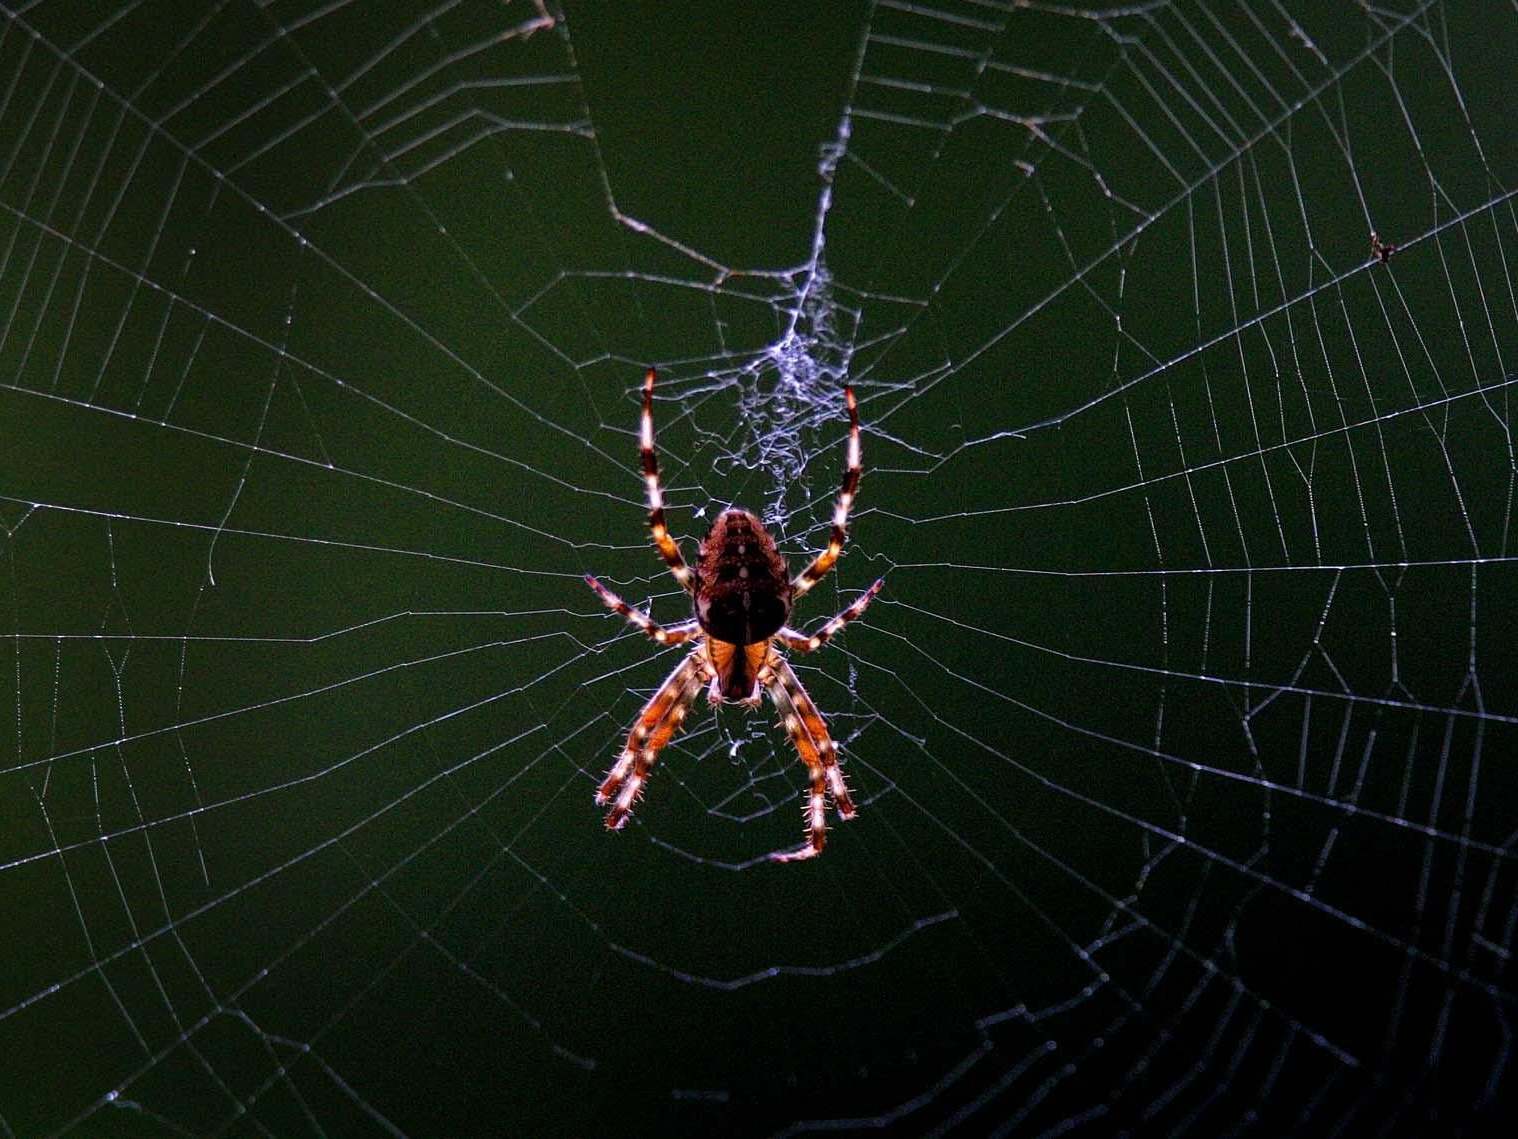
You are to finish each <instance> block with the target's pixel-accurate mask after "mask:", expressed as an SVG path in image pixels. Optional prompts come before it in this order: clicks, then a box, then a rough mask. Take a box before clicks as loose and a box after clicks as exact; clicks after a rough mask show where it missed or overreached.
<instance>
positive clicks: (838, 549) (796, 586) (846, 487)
mask: <svg viewBox="0 0 1518 1139" xmlns="http://www.w3.org/2000/svg"><path fill="white" fill-rule="evenodd" d="M644 391H645V392H647V391H648V388H647V387H645V388H644ZM645 398H647V397H646V396H645ZM843 398H844V401H845V402H846V403H847V404H848V407H849V462H848V468H847V469H846V470H845V471H844V472H843V489H842V490H840V491H839V492H838V504H837V505H836V506H834V507H833V532H832V533H831V534H830V535H829V536H828V544H827V549H825V550H823V551H822V553H820V554H818V555H817V560H816V561H814V562H813V563H812V564H811V565H809V566H807V567H806V569H804V570H802V571H801V572H800V573H798V574H797V575H796V580H795V581H793V582H792V583H791V586H792V595H791V596H792V599H793V600H794V599H795V598H797V597H800V596H801V595H802V594H803V593H805V592H806V591H807V590H809V589H811V588H812V586H814V585H816V584H817V583H818V582H819V581H821V580H822V578H823V576H824V575H825V574H826V573H827V572H828V570H830V569H832V568H833V563H834V562H836V561H837V560H838V555H839V554H840V553H842V552H843V540H844V538H845V537H846V536H847V535H848V524H849V507H851V506H852V505H854V495H855V493H856V492H857V491H858V490H859V472H860V470H861V469H862V467H861V460H860V456H859V405H858V403H857V402H856V401H855V399H854V389H853V388H851V387H845V388H844V389H843Z"/></svg>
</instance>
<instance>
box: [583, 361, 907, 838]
mask: <svg viewBox="0 0 1518 1139" xmlns="http://www.w3.org/2000/svg"><path fill="white" fill-rule="evenodd" d="M656 379H657V373H656V371H655V369H653V368H650V369H648V371H647V373H646V374H645V375H644V377H643V415H642V419H641V422H640V432H639V439H638V442H639V450H640V451H641V453H642V456H643V481H644V482H645V483H646V484H647V486H648V528H649V530H650V531H651V532H652V534H653V539H654V545H655V546H657V547H658V548H659V553H660V554H661V555H662V556H663V558H664V563H665V564H666V565H667V566H669V571H670V573H672V574H674V576H675V580H676V581H678V582H679V583H680V586H681V588H682V589H684V590H685V591H686V592H687V593H688V594H690V595H691V597H692V599H693V600H694V602H695V611H696V612H695V616H694V617H691V618H689V619H688V620H685V621H681V622H679V623H678V624H674V625H660V624H658V623H657V622H655V621H654V619H653V618H652V617H650V616H649V615H648V614H647V613H643V612H640V611H639V610H637V609H634V608H633V607H632V606H631V605H629V604H627V602H625V601H623V600H622V599H621V598H620V597H618V596H617V595H616V594H615V593H613V592H612V591H611V590H609V589H607V588H606V587H605V586H604V585H602V584H601V583H600V582H599V581H597V580H596V579H595V578H594V577H593V576H592V575H590V574H586V575H585V582H586V584H587V585H589V586H590V588H591V589H593V590H595V592H596V595H597V596H598V597H600V599H601V600H602V601H603V602H604V603H605V604H606V607H607V608H608V609H612V610H615V611H616V612H617V613H620V614H621V615H622V616H623V617H625V618H627V620H628V621H629V622H630V623H631V624H632V625H633V626H635V627H636V628H637V629H639V630H641V631H642V632H643V633H644V634H645V635H646V636H648V637H650V638H651V639H652V640H654V641H656V642H657V643H659V644H661V645H677V644H683V643H686V642H690V643H691V644H692V645H693V647H692V649H691V651H690V652H689V653H688V654H687V655H686V656H685V659H683V660H682V661H681V662H680V663H679V664H678V665H676V666H675V670H674V671H673V672H671V673H670V674H669V676H668V677H667V678H666V679H665V681H664V683H663V684H661V685H660V686H659V689H658V691H656V692H655V693H654V694H653V696H651V697H649V700H648V703H646V704H644V705H643V710H642V711H641V712H639V713H638V719H637V721H636V722H635V723H634V724H633V727H632V730H631V731H630V732H629V733H628V736H627V743H626V745H625V746H624V747H623V749H622V751H621V753H620V754H619V755H618V756H617V760H616V762H615V763H614V764H612V767H611V770H610V771H609V772H608V773H607V775H606V778H605V779H604V780H603V781H602V782H601V785H600V787H599V788H597V790H596V803H597V804H598V805H599V806H602V807H608V810H607V812H606V827H607V829H608V830H621V829H622V827H623V825H624V824H625V823H626V822H627V817H628V815H629V814H630V813H631V812H632V808H633V804H634V803H636V802H637V801H638V799H639V797H640V796H641V795H642V793H643V784H644V782H645V781H646V780H647V779H648V774H649V771H650V770H652V768H653V765H654V761H655V760H656V759H657V758H658V755H659V752H660V751H661V750H662V749H663V748H664V746H665V745H666V744H667V743H669V741H670V739H671V738H672V737H673V736H674V734H675V732H676V731H678V730H679V727H680V724H681V722H682V721H683V720H684V719H685V715H686V712H687V711H688V710H689V709H690V705H691V702H692V701H693V700H695V698H696V694H697V693H698V692H700V691H701V688H702V687H703V686H705V687H706V690H707V698H708V700H709V701H710V702H711V703H712V704H721V703H722V702H723V701H724V700H729V701H734V702H736V703H738V704H740V705H742V706H744V707H746V708H757V707H758V706H759V701H760V699H761V694H762V693H764V692H768V693H769V696H770V699H771V700H773V701H774V702H775V707H776V709H777V710H778V711H779V712H780V719H781V723H782V724H784V726H785V730H786V731H787V732H788V733H789V734H790V737H791V743H792V744H794V745H795V748H796V752H797V754H798V755H799V756H800V758H801V761H802V762H803V763H805V764H806V766H807V771H808V773H809V774H810V776H811V789H810V791H809V792H808V793H807V796H806V805H805V807H804V808H803V810H802V813H803V815H804V817H805V819H806V824H807V840H806V842H805V843H804V844H803V845H802V846H800V847H798V848H797V849H795V850H789V851H778V852H776V853H774V854H772V855H770V857H771V858H772V859H774V860H775V861H777V862H790V861H794V860H797V859H803V858H813V857H815V856H816V855H818V854H821V853H822V848H823V845H824V844H825V843H826V841H827V826H826V823H825V821H824V807H825V804H826V801H827V796H828V794H829V793H831V794H832V796H833V806H834V808H835V809H836V810H837V812H838V817H839V818H840V819H852V818H853V817H854V800H853V799H852V798H850V797H849V788H848V785H847V784H846V783H845V782H844V778H843V771H842V770H841V769H840V768H839V766H838V748H837V746H836V745H835V744H834V743H833V739H832V737H831V736H830V735H828V727H827V723H826V722H825V721H824V720H823V718H822V713H820V712H819V711H817V705H815V704H813V703H812V698H811V697H810V696H808V695H807V693H806V689H805V688H803V687H802V686H801V681H800V680H799V679H798V678H797V676H796V674H795V672H794V671H792V669H791V666H790V665H789V664H788V663H787V662H786V659H785V657H784V656H782V655H781V654H780V652H779V650H778V648H777V642H778V643H779V644H781V645H784V646H785V647H786V648H788V649H793V650H795V651H796V652H802V653H809V652H813V651H815V650H816V649H820V648H821V647H822V646H823V645H825V644H827V643H828V641H830V640H832V639H833V637H834V636H836V635H837V633H838V631H839V630H840V629H842V628H843V627H844V626H845V625H847V624H848V623H849V622H850V621H852V620H854V619H855V618H856V617H858V616H859V615H860V614H862V613H863V612H864V610H865V607H866V606H867V605H869V603H870V601H871V599H872V598H873V597H874V596H875V595H876V594H877V593H879V592H880V587H881V586H882V585H884V584H885V581H884V579H883V578H882V579H880V580H877V581H876V582H875V584H874V585H872V586H870V588H869V589H867V590H865V591H864V592H863V593H862V594H860V595H859V596H858V597H857V598H855V599H854V602H853V604H851V605H850V606H849V607H848V608H847V609H845V610H843V612H841V613H839V614H838V615H837V616H836V617H833V618H832V619H830V620H829V621H828V622H827V623H826V624H825V625H823V626H822V628H821V629H819V630H818V631H817V632H815V633H810V634H808V633H802V632H799V631H798V630H796V629H793V628H791V627H790V626H789V625H787V624H786V621H787V619H788V618H789V617H790V615H791V606H792V605H793V604H794V602H795V601H796V599H797V598H798V597H800V596H801V595H802V594H804V593H806V592H807V591H808V590H810V589H811V588H812V587H813V586H814V585H816V584H817V583H818V582H819V581H821V580H822V578H823V576H824V575H825V574H826V573H827V572H828V570H830V569H832V568H833V563H834V562H836V561H837V560H838V555H839V554H840V553H841V552H842V550H843V542H844V537H845V536H846V534H847V526H848V518H849V507H850V506H851V505H852V504H853V502H854V494H855V492H856V491H857V490H858V489H859V474H860V469H861V468H860V461H859V408H858V405H857V404H856V403H855V401H854V389H853V388H850V387H845V388H844V389H843V395H844V400H845V402H846V403H847V404H848V409H849V452H848V468H847V470H845V472H844V476H843V489H842V490H840V491H839V492H838V503H837V505H836V506H835V507H834V509H833V531H832V534H831V535H830V536H829V538H828V544H827V548H826V549H825V550H823V551H822V553H820V554H818V555H817V557H816V559H815V560H814V561H813V562H812V564H811V565H809V566H807V568H806V569H804V570H802V571H801V572H800V573H799V574H797V575H796V576H795V577H794V578H792V577H791V576H790V574H789V570H788V569H787V568H786V564H785V558H783V557H782V556H781V554H780V551H779V550H778V549H777V548H776V546H775V539H774V538H772V537H771V536H770V534H769V531H767V530H766V529H765V528H764V524H763V523H761V522H760V521H759V519H758V517H756V516H755V515H754V514H753V513H752V512H750V511H748V510H744V509H742V508H740V507H733V508H731V509H728V510H724V511H723V512H722V513H721V514H719V515H718V516H717V519H716V521H715V522H713V523H712V527H711V529H710V530H709V531H708V532H707V535H706V537H705V538H703V539H702V540H701V546H700V550H699V556H698V559H697V561H696V565H695V568H694V569H692V568H691V567H690V566H688V565H686V564H685V559H684V558H683V557H681V555H680V547H679V546H678V545H677V544H676V542H675V540H674V538H672V537H671V536H670V533H669V528H668V526H666V525H665V522H664V495H663V492H662V491H661V490H660V489H659V461H658V458H657V457H656V456H655V455H654V382H655V380H656ZM608 805H609V806H608Z"/></svg>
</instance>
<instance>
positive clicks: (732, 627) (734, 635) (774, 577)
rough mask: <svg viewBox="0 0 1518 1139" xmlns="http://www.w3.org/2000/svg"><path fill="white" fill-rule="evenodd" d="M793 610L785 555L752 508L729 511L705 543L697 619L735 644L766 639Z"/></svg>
mask: <svg viewBox="0 0 1518 1139" xmlns="http://www.w3.org/2000/svg"><path fill="white" fill-rule="evenodd" d="M790 613H791V580H790V572H789V571H788V570H787V569H786V565H785V559H784V558H783V557H781V556H780V551H779V550H778V549H776V548H775V539H773V538H771V537H770V535H769V531H767V530H766V529H765V528H764V524H763V523H762V522H760V521H759V519H758V518H757V517H756V516H755V515H753V514H752V513H750V512H749V511H747V510H742V509H739V508H734V509H731V510H724V511H723V512H722V513H721V514H719V515H718V516H717V520H716V521H715V522H713V523H712V528H711V530H710V531H709V532H708V533H707V535H706V537H705V538H704V539H702V542H701V560H700V562H699V563H698V565H697V568H696V620H698V621H699V622H700V623H701V628H702V629H703V630H704V631H705V633H706V635H707V636H709V637H711V638H712V639H714V640H718V641H726V642H727V643H728V644H732V645H752V644H757V643H758V642H760V641H767V640H769V639H770V638H771V637H773V636H774V635H775V634H776V633H778V632H779V631H780V626H782V625H784V624H785V621H786V618H787V617H789V616H790Z"/></svg>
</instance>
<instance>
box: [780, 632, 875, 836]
mask: <svg viewBox="0 0 1518 1139" xmlns="http://www.w3.org/2000/svg"><path fill="white" fill-rule="evenodd" d="M765 684H766V687H767V688H768V689H769V693H770V698H771V699H772V700H774V701H775V707H776V708H778V709H779V710H780V719H781V721H782V722H783V723H784V724H785V730H786V732H787V733H789V735H790V737H791V742H792V743H793V744H794V745H795V747H796V754H797V755H799V756H800V757H801V762H802V763H804V764H806V766H807V771H808V772H809V773H810V775H811V780H812V785H811V790H810V791H809V792H808V793H807V799H806V808H805V810H804V811H803V814H804V815H805V817H806V822H807V841H806V843H805V845H803V846H801V847H798V848H797V849H795V850H788V851H783V852H778V853H775V854H772V855H770V858H771V859H772V860H773V861H775V862H795V861H799V860H800V859H803V858H815V857H817V855H819V854H821V853H822V848H823V847H824V846H825V845H826V843H827V821H826V817H825V808H826V804H827V793H828V792H829V791H831V792H832V793H833V807H834V809H836V810H837V812H838V817H839V818H840V819H852V818H853V817H854V800H853V797H852V796H851V795H850V794H849V788H848V784H847V783H845V782H844V779H843V770H842V768H840V767H839V766H838V747H837V745H836V744H834V743H833V737H832V736H831V735H830V734H829V733H828V726H827V722H826V721H825V720H823V718H822V713H821V712H819V711H817V705H815V704H813V703H812V698H811V697H810V696H808V695H807V692H806V689H805V688H803V687H802V686H801V680H800V678H799V677H797V675H796V674H795V672H793V671H792V670H791V666H790V665H789V664H788V663H786V661H785V658H784V657H781V656H780V655H779V654H778V653H777V654H776V655H775V656H774V658H773V659H772V661H771V662H770V665H769V667H768V669H767V671H766V676H765Z"/></svg>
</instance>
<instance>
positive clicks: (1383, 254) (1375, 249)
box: [1370, 230, 1400, 265]
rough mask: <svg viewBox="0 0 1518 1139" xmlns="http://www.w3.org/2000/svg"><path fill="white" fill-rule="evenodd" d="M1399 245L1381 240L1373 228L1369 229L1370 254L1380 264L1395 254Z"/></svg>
mask: <svg viewBox="0 0 1518 1139" xmlns="http://www.w3.org/2000/svg"><path fill="white" fill-rule="evenodd" d="M1398 248H1400V247H1399V246H1397V245H1396V244H1395V243H1393V242H1390V241H1382V240H1381V235H1380V234H1378V233H1377V232H1376V231H1375V230H1371V231H1370V255H1371V256H1372V257H1374V258H1375V259H1376V260H1377V261H1378V262H1380V263H1381V264H1382V265H1385V264H1386V263H1387V262H1388V261H1390V260H1391V259H1392V257H1393V255H1395V254H1396V252H1397V250H1398Z"/></svg>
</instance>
